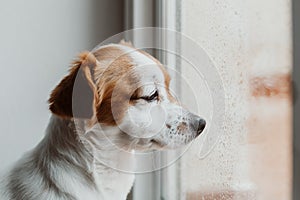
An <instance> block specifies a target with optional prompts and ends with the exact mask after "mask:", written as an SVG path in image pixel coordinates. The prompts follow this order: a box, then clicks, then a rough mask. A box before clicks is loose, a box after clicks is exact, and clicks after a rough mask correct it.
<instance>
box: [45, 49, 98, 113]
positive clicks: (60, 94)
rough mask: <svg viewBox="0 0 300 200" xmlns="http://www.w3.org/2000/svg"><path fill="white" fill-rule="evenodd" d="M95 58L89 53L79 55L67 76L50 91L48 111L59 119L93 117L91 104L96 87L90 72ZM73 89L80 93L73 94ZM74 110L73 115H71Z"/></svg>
mask: <svg viewBox="0 0 300 200" xmlns="http://www.w3.org/2000/svg"><path fill="white" fill-rule="evenodd" d="M95 62H96V60H95V58H94V56H93V55H92V54H90V53H89V52H83V53H82V54H80V55H79V59H78V60H76V61H75V62H74V63H73V65H72V67H71V69H70V71H69V75H67V76H66V77H65V78H64V79H63V80H62V81H61V82H60V83H59V84H58V85H57V86H56V88H55V89H54V90H53V91H52V93H51V95H50V98H49V104H50V105H49V108H50V110H51V111H52V112H53V113H54V114H56V115H59V116H61V117H64V118H71V117H75V116H76V117H79V118H90V117H92V116H93V113H94V110H93V103H94V100H96V99H97V98H96V97H95V95H96V93H95V90H96V87H95V85H94V83H93V80H92V79H93V78H92V75H91V70H92V69H93V68H94V66H95ZM74 89H75V90H77V89H79V90H80V91H76V92H74ZM73 108H75V113H73V112H74V111H73V110H74V109H73Z"/></svg>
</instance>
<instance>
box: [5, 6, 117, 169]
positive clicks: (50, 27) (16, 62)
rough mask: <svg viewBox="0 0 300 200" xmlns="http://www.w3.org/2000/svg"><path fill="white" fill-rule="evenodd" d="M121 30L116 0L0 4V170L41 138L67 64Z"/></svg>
mask: <svg viewBox="0 0 300 200" xmlns="http://www.w3.org/2000/svg"><path fill="white" fill-rule="evenodd" d="M122 28H123V1H122V0H110V1H105V0H85V1H80V0H61V1H58V0H57V1H54V0H43V1H40V0H27V1H17V0H11V1H1V2H0V30H1V31H0V36H1V37H0V61H1V73H0V91H1V92H0V98H1V104H0V111H1V112H0V123H1V131H0V138H1V139H0V163H1V165H0V171H3V169H5V168H7V167H8V166H10V165H11V164H12V163H13V162H14V161H16V160H17V159H18V158H20V156H21V155H22V154H23V153H24V152H26V151H28V150H30V149H31V148H33V147H34V146H35V145H36V144H37V143H38V142H39V141H40V140H41V138H42V137H43V135H44V130H45V128H46V126H47V123H48V118H49V116H50V112H49V111H48V105H47V99H48V97H49V93H50V91H51V90H52V89H53V88H54V86H55V85H56V84H57V83H58V81H60V79H61V78H62V77H63V76H64V75H65V74H66V73H67V70H68V66H69V63H70V62H71V61H72V59H73V58H74V56H75V55H76V54H77V53H79V52H80V51H83V50H90V49H92V48H93V47H94V46H96V45H97V44H98V43H100V42H101V41H103V40H104V39H106V38H107V37H109V36H111V35H113V34H116V33H118V32H121V31H122Z"/></svg>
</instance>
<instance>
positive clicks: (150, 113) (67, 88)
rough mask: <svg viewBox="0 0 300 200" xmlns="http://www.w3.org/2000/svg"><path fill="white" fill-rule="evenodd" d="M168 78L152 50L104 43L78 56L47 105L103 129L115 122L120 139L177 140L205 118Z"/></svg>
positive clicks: (161, 143)
mask: <svg viewBox="0 0 300 200" xmlns="http://www.w3.org/2000/svg"><path fill="white" fill-rule="evenodd" d="M169 84H170V77H169V74H168V73H167V71H166V69H165V68H164V66H163V65H162V64H161V63H160V62H159V61H158V60H156V59H155V58H153V57H152V56H151V55H149V54H147V53H146V52H144V51H141V50H138V49H135V48H133V47H131V46H130V45H126V44H111V45H106V46H102V47H100V48H98V49H97V50H95V51H93V52H85V53H82V54H81V55H80V56H79V59H78V60H77V61H75V62H74V63H73V66H72V67H71V69H70V73H69V75H68V76H66V77H65V78H64V79H63V80H62V81H61V82H60V83H59V84H58V86H57V87H56V88H55V89H54V90H53V92H52V94H51V96H50V99H49V103H50V110H51V111H52V112H53V113H54V114H56V115H58V116H60V117H63V118H77V119H78V118H82V119H86V120H88V121H89V122H90V123H92V124H91V126H92V125H94V124H96V123H97V124H100V125H101V126H102V127H106V130H107V129H109V127H111V128H113V129H114V130H115V129H116V127H117V129H118V130H119V131H118V134H119V135H120V137H122V140H128V141H133V140H136V141H138V142H136V143H143V144H145V145H146V146H148V147H149V146H151V147H154V148H155V147H157V148H159V147H177V146H182V145H184V144H187V143H189V142H190V141H192V140H193V139H194V138H196V137H197V136H198V135H199V134H200V133H201V132H202V131H203V129H204V128H205V120H204V119H202V118H201V117H199V116H197V115H195V114H192V113H191V112H189V111H187V110H186V109H185V108H183V107H182V106H181V105H180V104H179V102H178V101H176V99H175V98H174V96H173V95H172V94H171V91H170V88H169ZM128 143H130V142H128Z"/></svg>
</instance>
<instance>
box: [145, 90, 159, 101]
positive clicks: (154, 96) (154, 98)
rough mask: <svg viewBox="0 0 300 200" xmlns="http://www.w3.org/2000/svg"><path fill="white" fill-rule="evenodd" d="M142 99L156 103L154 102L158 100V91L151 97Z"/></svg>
mask: <svg viewBox="0 0 300 200" xmlns="http://www.w3.org/2000/svg"><path fill="white" fill-rule="evenodd" d="M141 99H144V100H146V101H149V102H151V101H154V100H158V91H157V90H156V91H155V92H154V93H153V94H152V95H150V96H143V97H141Z"/></svg>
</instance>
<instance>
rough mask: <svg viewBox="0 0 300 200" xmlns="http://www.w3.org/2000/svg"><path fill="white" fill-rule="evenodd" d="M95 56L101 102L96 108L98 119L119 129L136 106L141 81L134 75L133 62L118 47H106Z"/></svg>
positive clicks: (95, 53)
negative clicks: (120, 123)
mask: <svg viewBox="0 0 300 200" xmlns="http://www.w3.org/2000/svg"><path fill="white" fill-rule="evenodd" d="M94 55H95V57H96V58H97V60H98V61H99V63H98V67H97V68H96V70H95V77H97V78H96V84H97V87H98V92H99V97H100V99H101V100H100V101H99V103H98V104H97V105H96V109H97V119H98V121H99V122H100V123H104V124H107V125H115V124H116V123H118V122H121V120H122V119H123V117H124V115H125V112H126V111H127V110H128V107H129V105H130V103H132V101H131V100H130V99H131V96H132V95H137V93H138V90H136V88H137V85H138V78H137V76H136V75H135V74H134V73H133V70H132V69H133V67H134V66H133V64H132V61H131V59H130V58H129V57H128V56H127V55H126V54H125V55H124V51H122V50H121V49H119V48H118V47H114V46H108V47H104V48H101V49H99V50H97V51H96V52H94ZM119 81H120V82H121V84H120V82H119Z"/></svg>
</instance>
